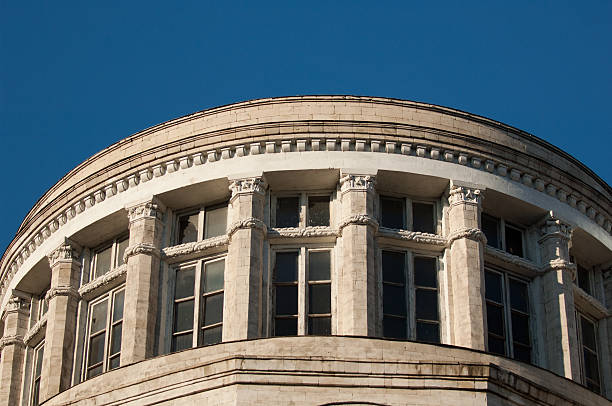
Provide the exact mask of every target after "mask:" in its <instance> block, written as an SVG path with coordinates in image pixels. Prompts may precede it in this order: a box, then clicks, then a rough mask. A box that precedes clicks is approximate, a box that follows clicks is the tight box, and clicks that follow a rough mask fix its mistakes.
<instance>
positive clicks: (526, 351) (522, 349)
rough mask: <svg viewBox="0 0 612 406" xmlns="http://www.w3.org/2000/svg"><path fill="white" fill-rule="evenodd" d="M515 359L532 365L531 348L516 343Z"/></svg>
mask: <svg viewBox="0 0 612 406" xmlns="http://www.w3.org/2000/svg"><path fill="white" fill-rule="evenodd" d="M514 359H516V360H519V361H523V362H528V363H530V362H531V348H529V347H527V346H524V345H520V344H516V343H515V344H514Z"/></svg>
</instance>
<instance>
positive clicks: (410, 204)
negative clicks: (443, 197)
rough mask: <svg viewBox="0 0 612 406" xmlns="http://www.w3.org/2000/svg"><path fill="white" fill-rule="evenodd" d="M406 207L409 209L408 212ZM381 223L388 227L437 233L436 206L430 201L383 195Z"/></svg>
mask: <svg viewBox="0 0 612 406" xmlns="http://www.w3.org/2000/svg"><path fill="white" fill-rule="evenodd" d="M406 208H408V209H409V212H408V213H407V212H406ZM407 220H410V221H407ZM380 223H381V225H382V226H383V227H386V228H393V229H398V230H399V229H404V230H405V229H409V230H412V231H419V232H421V233H430V234H435V233H436V220H435V206H434V204H433V203H428V202H416V201H411V200H409V199H403V198H397V197H389V196H381V197H380Z"/></svg>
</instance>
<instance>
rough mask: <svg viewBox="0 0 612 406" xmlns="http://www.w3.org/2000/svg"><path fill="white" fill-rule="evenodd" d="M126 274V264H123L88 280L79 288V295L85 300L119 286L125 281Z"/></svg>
mask: <svg viewBox="0 0 612 406" xmlns="http://www.w3.org/2000/svg"><path fill="white" fill-rule="evenodd" d="M126 275H127V264H123V265H121V266H119V267H117V268H115V269H112V270H111V271H110V272H107V273H105V274H104V275H102V276H100V277H98V278H96V279H94V280H92V281H89V282H88V283H86V284H84V285H83V286H81V287H80V288H79V291H78V293H79V295H81V297H82V298H83V299H85V300H90V299H93V298H95V297H97V296H99V295H101V294H102V293H104V292H105V291H107V290H109V289H112V288H114V287H115V286H119V285H120V284H122V283H123V282H125V278H126Z"/></svg>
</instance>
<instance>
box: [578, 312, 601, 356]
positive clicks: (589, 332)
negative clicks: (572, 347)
mask: <svg viewBox="0 0 612 406" xmlns="http://www.w3.org/2000/svg"><path fill="white" fill-rule="evenodd" d="M580 319H581V320H580V324H581V326H582V345H584V346H585V347H587V348H589V349H590V350H591V351H593V352H597V340H596V338H595V325H594V324H593V323H591V322H590V321H589V320H587V319H585V318H584V317H580Z"/></svg>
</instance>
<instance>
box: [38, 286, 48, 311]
mask: <svg viewBox="0 0 612 406" xmlns="http://www.w3.org/2000/svg"><path fill="white" fill-rule="evenodd" d="M48 291H49V290H48V289H47V290H46V291H44V292H43V294H42V295H41V296H40V304H39V305H40V306H41V309H40V315H41V316H44V315H45V314H47V310H49V302H47V301H46V300H45V296H46V295H47V292H48Z"/></svg>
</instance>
